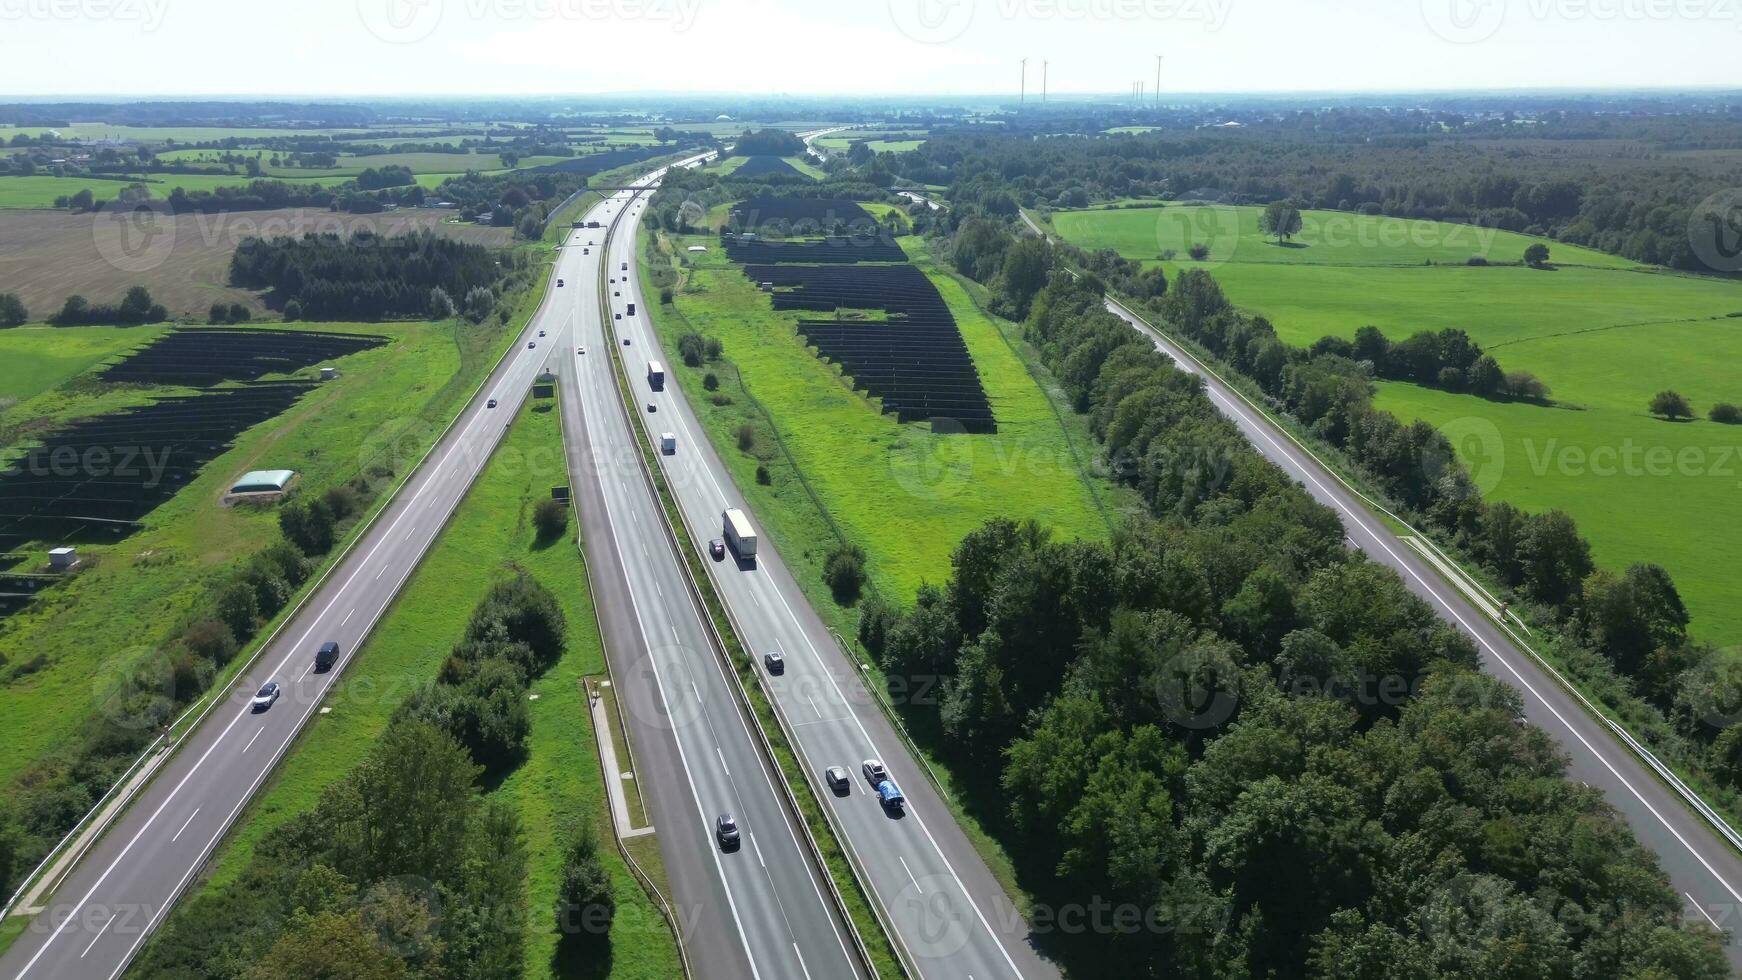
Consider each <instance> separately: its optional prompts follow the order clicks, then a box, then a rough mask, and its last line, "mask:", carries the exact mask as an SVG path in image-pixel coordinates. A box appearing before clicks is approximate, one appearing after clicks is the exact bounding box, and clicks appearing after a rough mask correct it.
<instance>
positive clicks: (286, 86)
mask: <svg viewBox="0 0 1742 980" xmlns="http://www.w3.org/2000/svg"><path fill="white" fill-rule="evenodd" d="M1739 52H1742V0H809V2H800V0H280V2H266V0H0V99H4V98H6V97H9V96H40V95H59V94H65V95H104V96H128V97H141V96H148V95H199V94H205V95H218V94H222V95H250V94H299V95H315V96H322V95H399V94H407V95H410V94H417V95H437V94H440V95H526V94H543V95H571V94H586V93H602V92H745V93H758V94H764V95H780V94H793V95H838V94H866V95H872V94H894V95H912V94H925V95H949V94H962V95H982V94H996V93H1003V92H1009V93H1011V94H1014V93H1015V91H1016V89H1017V86H1018V84H1019V72H1020V70H1021V69H1020V66H1019V64H1018V59H1021V58H1024V57H1026V58H1028V59H1029V60H1028V86H1029V91H1030V92H1036V91H1038V90H1039V88H1040V86H1041V76H1042V61H1043V60H1044V61H1046V62H1048V64H1047V65H1046V68H1045V73H1046V76H1047V79H1046V84H1047V87H1048V89H1049V91H1050V92H1056V93H1061V94H1067V93H1085V94H1086V93H1109V92H1112V93H1124V92H1128V91H1129V90H1130V88H1131V85H1132V84H1133V83H1134V82H1137V81H1142V82H1143V83H1144V84H1145V85H1146V86H1153V85H1154V84H1155V77H1156V61H1155V58H1156V55H1158V54H1159V55H1162V56H1164V60H1163V62H1162V65H1161V88H1162V91H1163V93H1164V94H1167V93H1201V92H1247V91H1250V92H1288V91H1311V92H1326V91H1412V92H1413V91H1438V90H1453V89H1497V88H1621V87H1671V88H1686V87H1709V86H1719V87H1742V56H1739Z"/></svg>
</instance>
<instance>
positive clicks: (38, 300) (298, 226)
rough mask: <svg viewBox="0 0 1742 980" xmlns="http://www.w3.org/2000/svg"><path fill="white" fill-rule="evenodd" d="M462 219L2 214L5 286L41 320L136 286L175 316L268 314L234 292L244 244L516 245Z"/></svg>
mask: <svg viewBox="0 0 1742 980" xmlns="http://www.w3.org/2000/svg"><path fill="white" fill-rule="evenodd" d="M3 183H4V181H0V184H3ZM453 214H454V212H452V211H445V210H434V209H422V208H419V209H404V210H399V211H387V212H383V213H381V214H368V215H351V214H338V213H335V212H332V211H327V210H324V209H317V208H283V209H279V210H274V211H239V212H234V213H229V214H180V215H174V216H173V217H172V216H166V215H160V214H156V213H152V214H150V215H142V216H140V217H139V218H138V219H117V218H116V217H114V216H112V215H108V214H105V213H103V212H98V213H97V214H72V213H69V212H64V211H5V210H0V240H3V241H5V242H7V243H8V246H9V247H8V248H7V249H6V250H5V252H4V253H3V254H0V284H4V288H5V290H6V291H9V292H14V293H17V294H18V296H19V298H20V299H22V300H23V301H24V305H25V306H26V307H27V308H29V310H30V313H31V315H32V316H33V317H34V318H36V319H45V318H47V317H48V316H50V315H52V314H53V313H54V312H55V311H56V310H58V309H60V306H61V304H62V303H63V302H65V301H66V298H67V297H68V296H71V295H73V294H75V293H77V294H79V295H82V296H84V297H85V298H87V299H89V300H90V301H91V302H93V303H113V302H117V301H119V300H120V298H121V296H122V295H123V294H124V293H126V291H127V289H128V288H129V287H131V286H136V285H142V286H145V287H146V288H147V289H149V290H151V295H152V298H153V299H155V300H156V301H157V302H159V303H162V304H163V305H164V306H165V307H166V308H168V310H169V311H170V314H171V315H172V316H173V315H176V314H187V313H192V314H203V313H204V312H205V311H206V310H208V309H209V308H210V307H211V305H212V304H213V303H218V302H222V303H242V304H244V305H246V306H249V307H251V308H252V309H253V310H254V311H255V312H256V313H260V312H264V311H265V309H266V307H265V306H264V305H263V304H262V303H261V302H260V301H259V298H258V296H257V295H256V294H255V293H253V292H250V291H248V290H244V289H238V288H235V287H232V286H231V285H230V284H229V275H230V256H231V255H232V254H234V253H235V251H236V246H237V244H239V243H240V242H241V241H242V239H244V238H248V237H250V236H260V235H265V236H272V235H301V234H304V233H306V232H327V231H332V232H343V233H349V232H350V231H353V230H356V229H359V228H368V229H371V230H374V231H376V232H378V233H380V234H383V235H397V234H406V233H409V232H412V231H418V230H423V229H430V230H433V231H436V232H438V233H440V234H443V235H446V236H449V237H453V238H457V239H459V240H461V241H465V242H471V243H476V244H480V245H492V246H494V245H506V244H508V242H509V241H510V239H511V236H512V230H511V229H508V228H491V227H487V226H484V225H476V224H470V223H459V222H452V221H449V220H448V219H449V218H451V217H453ZM170 236H173V237H170ZM171 243H173V244H171Z"/></svg>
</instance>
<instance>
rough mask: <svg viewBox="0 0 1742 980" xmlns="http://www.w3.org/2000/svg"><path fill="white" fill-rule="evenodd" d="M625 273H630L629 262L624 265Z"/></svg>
mask: <svg viewBox="0 0 1742 980" xmlns="http://www.w3.org/2000/svg"><path fill="white" fill-rule="evenodd" d="M623 271H624V272H628V271H629V263H627V262H625V263H623Z"/></svg>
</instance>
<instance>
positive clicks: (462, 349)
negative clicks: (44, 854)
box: [0, 322, 507, 786]
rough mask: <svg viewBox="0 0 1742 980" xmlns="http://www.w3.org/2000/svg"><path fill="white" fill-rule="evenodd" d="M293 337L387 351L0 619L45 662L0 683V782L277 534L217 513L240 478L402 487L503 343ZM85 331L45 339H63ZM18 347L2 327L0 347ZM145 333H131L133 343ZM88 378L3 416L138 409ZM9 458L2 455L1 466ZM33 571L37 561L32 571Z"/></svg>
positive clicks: (236, 512) (268, 522) (366, 329)
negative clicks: (367, 343) (388, 481)
mask: <svg viewBox="0 0 1742 980" xmlns="http://www.w3.org/2000/svg"><path fill="white" fill-rule="evenodd" d="M299 328H301V329H322V330H340V331H348V332H354V333H368V334H381V335H385V336H388V337H390V338H391V342H390V343H389V344H387V345H386V346H384V347H379V348H376V349H374V350H370V351H366V352H363V353H360V354H355V355H352V356H350V357H346V358H342V359H340V360H339V361H337V362H336V363H337V366H338V367H339V369H340V372H339V378H338V379H337V380H335V381H331V382H327V383H325V384H322V385H320V386H319V387H317V388H316V389H315V390H314V391H312V392H310V393H309V394H308V395H306V396H304V397H303V398H302V400H300V401H298V402H297V403H296V404H295V405H293V406H292V407H291V408H290V410H289V411H287V412H285V413H283V414H282V415H280V416H278V417H277V418H275V419H272V420H271V421H268V422H265V423H262V424H261V425H257V426H255V427H254V428H252V429H249V430H248V431H247V432H245V433H243V434H242V436H241V437H240V438H238V439H237V440H236V443H235V445H234V446H233V448H231V449H230V450H229V451H228V452H226V453H224V454H223V455H221V456H219V457H217V458H216V459H215V460H213V461H212V463H211V464H210V465H208V466H207V467H206V468H205V470H204V471H203V472H201V473H200V475H199V476H198V477H197V478H195V479H194V480H193V481H192V482H190V483H189V484H188V485H187V486H185V487H183V488H182V489H181V491H180V492H178V493H177V494H176V495H175V497H173V498H172V499H170V500H169V501H168V502H167V503H165V504H164V505H162V506H161V507H158V508H157V509H156V510H155V511H153V512H151V513H150V514H149V515H147V516H146V517H145V518H144V521H143V523H144V525H145V526H144V528H143V529H142V530H140V531H138V532H136V533H135V534H133V535H131V536H129V537H126V538H123V539H120V540H117V541H113V542H92V543H85V544H81V545H80V555H81V557H82V558H84V559H85V560H86V568H85V569H84V570H83V571H82V572H80V573H79V574H78V575H76V576H74V577H73V578H72V579H70V580H69V581H68V582H67V583H66V584H65V585H63V586H59V587H57V588H55V589H53V590H50V591H49V592H46V593H44V594H43V595H42V596H41V597H40V598H39V599H37V600H36V601H35V602H34V603H32V604H31V605H30V606H28V607H27V608H25V609H24V610H23V611H21V612H19V613H17V614H15V615H13V616H11V617H9V618H6V619H4V620H0V650H5V651H7V653H8V654H9V655H11V654H13V653H14V652H15V651H30V655H29V657H28V658H26V657H14V658H13V659H14V660H15V661H17V662H22V661H23V660H25V659H32V658H37V657H40V658H41V659H42V662H41V663H40V664H39V665H37V668H36V669H34V670H32V671H30V672H24V673H17V674H0V740H4V742H5V744H6V745H7V746H8V750H7V751H6V752H5V753H4V754H0V786H4V785H6V784H8V783H10V781H11V780H12V779H13V778H14V777H16V776H17V775H18V773H19V772H20V771H21V770H22V769H24V768H25V767H27V766H28V765H30V764H31V763H32V762H34V761H36V760H37V759H39V758H41V757H42V755H43V754H44V753H45V752H46V751H48V750H50V749H52V748H54V747H55V746H56V745H58V744H59V743H61V742H62V741H63V740H64V739H67V738H69V737H71V736H73V735H74V734H75V733H77V732H78V731H79V730H80V727H81V726H82V724H83V723H84V720H85V719H86V718H87V717H89V716H90V715H91V714H92V713H93V712H95V711H98V710H100V709H101V701H102V698H103V697H104V696H105V695H106V694H107V693H108V692H109V691H110V690H111V688H112V686H113V683H114V682H115V680H116V679H118V678H121V677H125V676H128V675H129V673H130V667H131V665H132V664H133V663H135V662H137V661H139V660H140V659H141V658H149V657H158V656H163V655H164V653H163V650H162V645H163V643H164V642H165V641H166V640H167V639H168V638H169V637H170V636H171V635H172V630H173V629H174V628H175V627H176V625H177V622H178V620H180V619H181V617H182V616H183V615H184V614H185V613H186V612H187V610H188V609H189V608H190V607H191V605H192V604H193V603H194V602H195V601H197V600H198V599H199V597H200V596H202V595H203V594H205V592H206V590H207V589H208V587H209V585H210V583H212V582H213V581H215V580H216V577H217V576H218V575H219V574H220V573H222V572H223V571H224V569H225V568H226V567H227V566H228V565H229V564H230V563H231V562H233V561H235V560H237V559H240V558H242V557H245V556H247V555H250V554H253V553H254V552H255V551H257V550H259V549H260V548H261V547H264V546H265V545H266V544H268V543H269V542H270V541H272V540H273V538H274V537H275V536H276V535H277V533H278V531H277V526H278V515H277V511H276V509H274V508H254V507H246V506H243V507H224V506H221V504H220V498H221V497H222V495H223V493H224V491H225V490H226V489H227V488H228V487H229V486H230V485H231V482H232V481H234V480H235V478H236V477H238V476H240V475H241V474H243V473H245V472H247V471H248V470H252V469H278V468H286V469H294V470H296V471H298V473H299V474H300V477H299V479H300V481H301V486H302V487H303V488H305V489H308V490H312V491H314V492H320V491H322V490H324V489H325V488H327V487H329V486H333V485H336V484H338V483H341V482H344V481H346V480H349V479H350V478H352V477H353V476H355V475H357V474H358V473H360V472H364V471H365V470H366V469H367V468H368V467H369V466H370V465H371V464H373V463H376V462H380V463H384V464H386V465H388V466H390V467H391V468H392V470H393V471H394V472H395V473H396V474H400V475H403V474H404V473H406V472H407V471H408V470H409V469H410V467H411V466H412V465H413V464H414V463H415V462H416V460H417V459H418V458H419V457H420V456H421V455H422V454H423V452H424V451H425V450H426V449H427V448H428V446H429V445H431V444H432V443H433V442H434V439H435V437H436V435H437V434H438V432H439V431H440V428H441V426H442V425H443V424H445V420H446V419H447V418H448V417H450V415H451V414H452V413H453V411H454V410H455V409H456V407H457V406H458V405H459V404H460V402H461V400H463V399H464V397H465V396H467V395H469V394H470V393H471V391H472V390H473V389H474V388H475V387H476V385H477V383H478V380H479V378H481V377H482V376H483V373H484V372H485V370H486V369H487V368H488V366H489V365H490V364H493V363H494V362H495V361H496V359H497V358H498V357H499V356H500V354H501V352H502V350H503V347H504V345H505V343H506V339H505V338H506V336H507V332H506V331H505V330H504V329H503V328H500V327H483V326H475V325H472V324H469V323H457V322H442V323H400V322H396V323H363V324H358V323H351V324H344V323H331V324H320V325H318V326H312V325H299ZM86 329H90V328H83V327H78V328H65V329H64V330H54V331H45V332H47V333H50V334H51V336H52V337H54V338H59V337H61V336H62V335H74V336H76V335H77V333H78V332H81V331H84V330H86ZM33 332H34V331H33ZM23 335H24V334H23V333H22V332H8V331H0V338H11V337H14V336H23ZM148 335H149V334H148V333H147V332H146V331H141V332H140V333H139V334H138V336H139V339H140V340H144V339H145V338H146V337H147V336H148ZM0 342H3V341H0ZM89 370H90V369H89V368H88V369H87V372H86V373H84V374H77V375H73V376H71V377H69V378H68V379H67V380H66V381H64V382H63V383H62V384H61V385H59V386H57V387H55V388H52V389H48V390H45V391H42V392H40V393H39V394H37V395H35V396H34V397H31V398H27V399H25V400H23V401H21V402H20V403H19V404H18V405H16V406H15V407H14V408H12V409H10V410H8V411H7V413H6V416H5V417H6V418H20V419H37V418H48V419H60V418H67V417H72V416H78V415H89V414H92V413H94V412H97V411H102V410H105V409H107V408H110V407H113V405H114V404H116V403H119V402H125V401H126V400H128V399H131V400H135V401H137V400H140V399H143V398H144V397H145V396H144V395H143V394H141V393H139V391H138V389H133V388H129V387H122V388H121V390H120V391H118V392H116V393H114V394H103V395H94V394H93V388H92V385H91V383H90V380H89V378H88V372H89ZM306 374H312V372H305V375H306ZM105 387H112V386H105ZM7 455H8V452H7V451H4V450H0V465H3V463H4V458H5V457H6V456H7ZM45 560H46V558H45V556H44V555H43V554H41V553H37V554H34V555H31V556H30V557H29V559H28V561H29V562H30V563H31V564H41V563H42V562H44V561H45Z"/></svg>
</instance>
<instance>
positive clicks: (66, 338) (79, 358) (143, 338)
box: [0, 326, 166, 446]
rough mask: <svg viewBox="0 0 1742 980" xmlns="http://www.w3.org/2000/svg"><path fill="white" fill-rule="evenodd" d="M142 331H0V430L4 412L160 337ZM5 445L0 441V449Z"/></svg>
mask: <svg viewBox="0 0 1742 980" xmlns="http://www.w3.org/2000/svg"><path fill="white" fill-rule="evenodd" d="M165 329H166V328H164V327H162V326H146V327H72V328H66V329H62V328H59V327H15V328H13V329H10V330H0V430H3V429H4V428H5V423H6V413H7V410H8V409H9V408H11V407H13V406H15V405H16V404H17V403H19V402H21V401H24V400H25V399H27V398H31V397H33V396H35V395H38V394H41V393H42V392H45V391H47V390H49V389H50V388H53V387H55V386H56V385H59V384H60V383H61V382H63V381H65V380H66V379H68V378H70V377H72V376H73V375H75V374H78V373H80V372H82V371H84V370H85V369H87V368H89V367H91V366H92V365H94V364H96V363H97V362H99V361H102V360H104V359H106V358H108V357H111V356H113V355H115V354H119V353H121V352H123V351H127V350H131V349H132V348H134V347H136V346H138V345H140V344H144V343H147V342H149V341H151V340H153V339H155V338H157V337H158V336H159V335H161V334H162V333H163V331H164V330H165ZM4 445H5V438H4V436H0V446H4Z"/></svg>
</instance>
